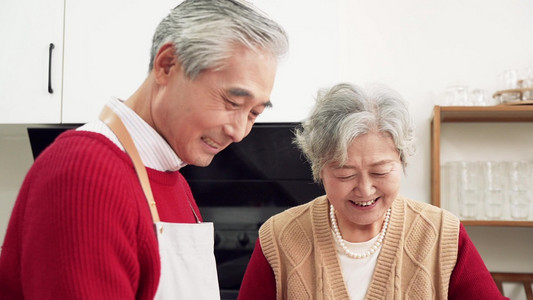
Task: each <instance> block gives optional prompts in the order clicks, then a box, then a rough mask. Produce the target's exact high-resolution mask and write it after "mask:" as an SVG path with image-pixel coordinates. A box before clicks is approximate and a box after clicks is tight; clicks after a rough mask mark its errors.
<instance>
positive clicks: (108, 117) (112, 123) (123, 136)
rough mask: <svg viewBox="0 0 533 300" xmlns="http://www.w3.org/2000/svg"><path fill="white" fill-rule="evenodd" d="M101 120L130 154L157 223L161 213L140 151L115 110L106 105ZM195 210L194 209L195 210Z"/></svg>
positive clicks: (154, 220)
mask: <svg viewBox="0 0 533 300" xmlns="http://www.w3.org/2000/svg"><path fill="white" fill-rule="evenodd" d="M100 120H102V122H104V123H105V124H106V125H107V126H108V127H109V129H111V131H113V133H114V134H115V135H116V136H117V138H118V141H119V142H120V143H121V144H122V146H123V147H124V149H125V150H126V153H127V154H128V155H129V156H130V158H131V160H132V162H133V166H134V167H135V171H136V172H137V177H138V178H139V181H140V182H141V187H142V189H143V192H144V195H145V196H146V200H147V201H148V206H149V207H150V213H151V214H152V220H153V222H154V224H155V223H158V222H159V221H160V219H159V214H158V212H157V207H156V204H155V200H154V195H153V193H152V188H151V187H150V181H149V180H148V174H147V173H146V168H145V167H144V164H143V162H142V160H141V157H140V155H139V152H138V151H137V148H136V147H135V144H134V143H133V140H132V139H131V136H130V134H129V133H128V130H127V129H126V127H125V126H124V124H123V123H122V121H121V120H120V118H119V117H118V116H117V115H116V114H115V112H113V111H112V110H111V109H110V108H109V107H107V106H104V108H103V110H102V112H101V113H100ZM193 211H194V210H193Z"/></svg>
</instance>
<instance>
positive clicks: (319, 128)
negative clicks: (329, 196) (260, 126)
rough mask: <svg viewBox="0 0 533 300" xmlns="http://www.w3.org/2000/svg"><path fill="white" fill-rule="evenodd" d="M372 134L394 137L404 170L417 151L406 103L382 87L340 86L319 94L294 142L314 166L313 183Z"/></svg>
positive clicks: (342, 162)
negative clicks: (354, 143) (357, 141)
mask: <svg viewBox="0 0 533 300" xmlns="http://www.w3.org/2000/svg"><path fill="white" fill-rule="evenodd" d="M369 132H379V133H386V134H389V135H390V136H391V137H392V139H393V141H394V144H395V146H396V148H397V149H398V153H399V155H400V161H401V163H402V166H403V168H404V170H405V167H406V166H407V158H408V157H409V156H411V155H412V154H413V153H414V151H415V148H414V123H413V121H412V119H411V116H410V114H409V110H408V105H407V103H406V102H405V101H404V100H403V99H402V97H401V96H400V95H399V94H398V93H396V92H395V91H393V90H391V89H389V88H387V87H385V86H383V85H373V86H370V87H369V88H368V89H366V90H365V89H362V88H360V87H358V86H355V85H352V84H348V83H341V84H337V85H335V86H333V87H332V88H330V89H327V90H321V91H319V93H318V96H317V99H316V104H315V106H314V108H313V110H312V112H311V115H310V116H309V118H308V119H306V120H305V121H304V122H302V124H301V128H299V129H297V130H296V131H295V139H294V142H295V144H297V145H298V147H299V148H300V149H301V150H302V152H303V153H304V155H305V156H306V158H307V160H308V161H309V162H310V163H311V168H312V172H313V178H314V180H315V181H316V182H321V175H320V174H321V172H322V169H323V168H324V166H326V164H329V163H331V162H337V163H339V165H343V164H345V163H346V160H347V155H348V154H347V153H348V147H349V145H350V144H351V142H352V141H353V140H354V139H355V138H357V137H358V136H360V135H363V134H366V133H369Z"/></svg>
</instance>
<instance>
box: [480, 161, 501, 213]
mask: <svg viewBox="0 0 533 300" xmlns="http://www.w3.org/2000/svg"><path fill="white" fill-rule="evenodd" d="M482 169H483V172H482V174H483V177H482V178H483V200H484V201H483V202H484V208H485V217H487V218H488V219H500V218H501V217H502V214H503V206H504V203H505V164H503V163H501V162H497V161H486V162H483V163H482Z"/></svg>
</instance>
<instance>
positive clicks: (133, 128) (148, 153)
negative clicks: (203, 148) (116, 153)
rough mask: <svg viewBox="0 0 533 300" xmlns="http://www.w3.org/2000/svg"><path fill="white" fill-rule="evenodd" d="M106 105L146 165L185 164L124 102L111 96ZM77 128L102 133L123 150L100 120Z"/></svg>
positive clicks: (174, 168)
mask: <svg viewBox="0 0 533 300" xmlns="http://www.w3.org/2000/svg"><path fill="white" fill-rule="evenodd" d="M107 106H108V107H109V108H111V109H112V110H113V111H114V112H115V113H116V114H117V115H118V117H119V118H120V119H121V120H122V122H123V123H124V126H126V129H127V130H128V132H129V133H130V135H131V138H132V139H133V143H134V144H135V146H136V147H137V151H139V155H140V156H141V159H142V161H143V163H144V165H145V166H146V167H149V168H151V169H155V170H158V171H177V170H179V169H180V168H182V167H184V166H185V165H186V164H185V163H184V162H183V161H182V160H181V159H180V158H179V157H178V155H177V154H176V153H175V152H174V150H173V149H172V148H171V147H170V145H169V144H168V143H167V142H166V141H165V139H164V138H163V137H162V136H161V135H159V133H157V131H155V129H153V128H152V127H151V126H150V125H148V123H146V122H145V121H144V120H143V119H142V118H141V117H140V116H139V115H137V114H136V113H135V112H134V111H133V110H132V109H131V108H129V107H128V106H126V104H124V102H122V101H121V100H119V99H117V98H113V99H111V100H110V101H109V102H108V103H107ZM78 130H85V131H92V132H97V133H100V134H103V135H104V136H106V137H107V138H109V139H110V140H111V141H112V142H113V143H115V144H116V145H117V146H118V147H119V148H120V149H122V150H123V151H124V148H123V147H122V145H121V144H120V143H119V141H118V139H117V137H116V136H115V134H114V133H113V132H112V131H111V130H110V129H109V127H107V125H105V124H104V123H103V122H102V121H100V120H97V121H93V122H90V123H87V124H85V125H83V126H82V127H80V128H78Z"/></svg>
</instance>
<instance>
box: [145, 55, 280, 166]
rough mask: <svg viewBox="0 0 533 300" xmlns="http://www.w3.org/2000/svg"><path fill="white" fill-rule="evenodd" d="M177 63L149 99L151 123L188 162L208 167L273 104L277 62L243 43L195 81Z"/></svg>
mask: <svg viewBox="0 0 533 300" xmlns="http://www.w3.org/2000/svg"><path fill="white" fill-rule="evenodd" d="M176 66H178V67H176ZM179 66H180V65H179V64H175V65H174V66H173V67H172V68H173V69H172V68H171V70H170V72H171V73H170V77H169V81H168V83H167V84H166V85H165V86H164V87H162V89H161V90H160V91H159V92H158V93H157V95H156V97H155V100H154V101H153V102H152V104H151V105H152V107H151V108H150V113H151V114H152V116H151V118H152V120H153V124H152V125H153V126H154V128H155V129H156V130H157V132H159V134H161V135H162V136H163V137H164V138H165V139H166V141H167V142H168V143H169V145H170V146H171V147H172V149H174V151H175V152H176V154H177V155H178V156H179V157H180V159H181V160H183V161H184V162H185V163H187V164H191V165H196V166H207V165H209V164H210V163H211V160H212V159H213V157H214V156H215V154H217V153H219V152H220V151H222V150H223V149H224V148H226V147H227V146H228V145H229V144H231V143H233V142H239V141H241V140H242V139H243V138H244V137H245V136H247V135H248V133H250V130H251V128H252V125H253V123H254V122H255V120H256V118H257V116H258V115H259V114H261V113H262V112H263V110H264V109H265V108H266V107H267V106H270V93H271V91H272V87H273V85H274V76H275V73H276V67H277V62H276V59H275V58H274V57H273V56H272V55H270V54H269V53H267V52H261V51H255V52H254V51H252V50H249V49H247V48H245V47H243V46H240V47H236V48H235V52H234V55H233V56H232V57H231V58H230V59H228V60H227V61H226V64H225V67H224V68H222V69H220V70H206V71H203V72H202V73H200V74H199V75H198V76H197V77H196V78H195V79H194V80H190V79H188V78H187V77H186V76H185V74H184V73H183V70H182V69H181V68H180V67H179Z"/></svg>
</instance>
